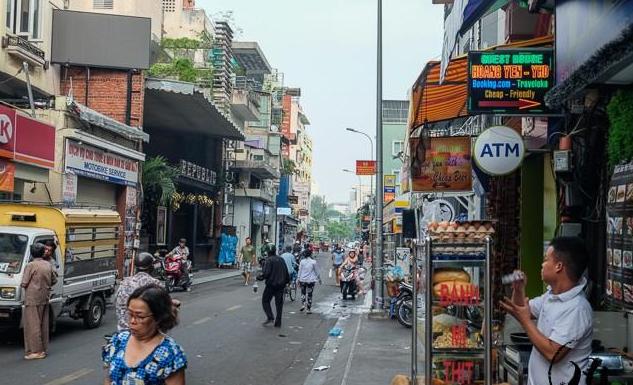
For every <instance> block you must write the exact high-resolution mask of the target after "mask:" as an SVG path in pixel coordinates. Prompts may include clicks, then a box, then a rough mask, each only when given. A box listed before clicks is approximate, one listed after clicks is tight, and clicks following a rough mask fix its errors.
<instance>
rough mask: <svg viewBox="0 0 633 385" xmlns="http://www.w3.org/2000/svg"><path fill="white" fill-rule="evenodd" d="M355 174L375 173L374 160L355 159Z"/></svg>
mask: <svg viewBox="0 0 633 385" xmlns="http://www.w3.org/2000/svg"><path fill="white" fill-rule="evenodd" d="M356 175H376V161H375V160H357V161H356Z"/></svg>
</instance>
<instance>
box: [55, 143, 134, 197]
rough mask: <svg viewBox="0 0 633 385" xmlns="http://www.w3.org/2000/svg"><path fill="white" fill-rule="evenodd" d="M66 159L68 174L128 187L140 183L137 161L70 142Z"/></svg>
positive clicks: (67, 146) (67, 145) (67, 144)
mask: <svg viewBox="0 0 633 385" xmlns="http://www.w3.org/2000/svg"><path fill="white" fill-rule="evenodd" d="M65 158H66V159H65V167H66V172H73V173H75V174H77V175H81V176H84V177H88V178H94V179H101V180H106V181H108V182H112V183H117V184H122V185H127V186H135V185H136V184H137V182H138V162H137V161H135V160H132V159H128V158H124V157H122V156H119V155H115V154H112V153H110V152H106V151H104V150H101V149H99V148H96V147H92V146H88V145H85V144H79V143H78V142H75V141H73V140H68V141H66V157H65Z"/></svg>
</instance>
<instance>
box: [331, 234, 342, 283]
mask: <svg viewBox="0 0 633 385" xmlns="http://www.w3.org/2000/svg"><path fill="white" fill-rule="evenodd" d="M344 260H345V251H344V250H343V248H342V247H340V246H339V245H338V243H336V244H334V250H333V251H332V269H333V270H334V277H335V279H336V286H339V285H340V283H341V282H340V278H339V271H340V268H341V265H342V264H343V261H344Z"/></svg>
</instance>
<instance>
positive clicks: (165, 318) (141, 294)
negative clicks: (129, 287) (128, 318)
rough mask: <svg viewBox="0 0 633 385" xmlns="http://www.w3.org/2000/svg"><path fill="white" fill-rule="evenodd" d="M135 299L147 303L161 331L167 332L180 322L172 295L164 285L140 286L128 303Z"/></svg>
mask: <svg viewBox="0 0 633 385" xmlns="http://www.w3.org/2000/svg"><path fill="white" fill-rule="evenodd" d="M133 299H140V300H141V301H143V302H145V303H146V304H147V306H148V307H149V310H150V311H151V312H152V315H153V317H154V320H156V323H157V324H158V330H160V331H161V332H163V333H166V332H167V331H169V330H170V329H173V328H174V326H176V325H177V324H178V319H177V318H176V313H175V312H174V310H173V307H172V306H173V304H172V301H171V297H170V296H169V294H168V293H167V291H166V290H165V289H163V288H162V287H160V286H158V285H154V284H152V285H147V286H142V287H139V288H138V289H136V290H134V292H132V294H131V295H130V298H129V299H128V300H127V303H128V305H129V304H130V301H132V300H133Z"/></svg>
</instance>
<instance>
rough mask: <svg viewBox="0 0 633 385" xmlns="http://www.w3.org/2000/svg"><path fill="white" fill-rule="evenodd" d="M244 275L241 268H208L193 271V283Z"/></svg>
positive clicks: (197, 283)
mask: <svg viewBox="0 0 633 385" xmlns="http://www.w3.org/2000/svg"><path fill="white" fill-rule="evenodd" d="M241 275H242V270H240V269H208V270H199V271H194V272H193V285H194V286H195V285H199V284H202V283H207V282H214V281H219V280H221V279H226V278H233V277H239V276H241Z"/></svg>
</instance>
